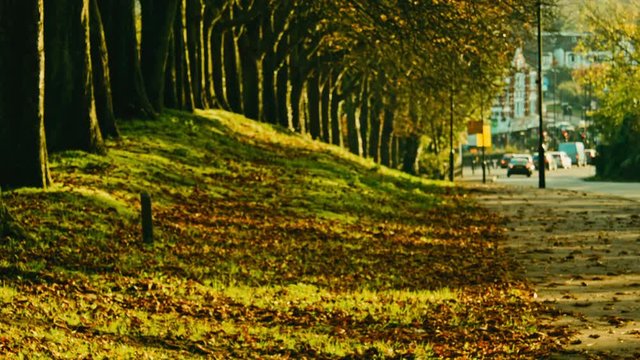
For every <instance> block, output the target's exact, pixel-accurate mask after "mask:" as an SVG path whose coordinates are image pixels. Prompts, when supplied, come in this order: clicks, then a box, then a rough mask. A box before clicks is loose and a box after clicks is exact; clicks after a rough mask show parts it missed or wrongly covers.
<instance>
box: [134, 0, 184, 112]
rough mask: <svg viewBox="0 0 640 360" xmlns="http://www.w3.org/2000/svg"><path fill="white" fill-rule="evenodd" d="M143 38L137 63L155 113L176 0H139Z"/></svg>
mask: <svg viewBox="0 0 640 360" xmlns="http://www.w3.org/2000/svg"><path fill="white" fill-rule="evenodd" d="M140 4H141V8H142V40H141V43H140V64H141V68H142V77H143V79H144V82H145V89H146V92H147V96H148V97H149V101H150V102H151V105H153V108H154V109H155V111H157V112H161V111H162V109H163V107H164V86H165V70H166V65H167V55H168V53H169V42H170V40H171V38H170V34H171V28H172V26H173V22H174V19H175V16H176V11H177V9H178V0H167V1H163V2H158V1H153V0H141V2H140Z"/></svg>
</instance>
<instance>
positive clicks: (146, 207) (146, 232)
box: [140, 193, 153, 244]
mask: <svg viewBox="0 0 640 360" xmlns="http://www.w3.org/2000/svg"><path fill="white" fill-rule="evenodd" d="M140 204H141V206H142V241H143V242H144V243H145V244H153V217H152V215H151V196H149V194H148V193H141V194H140Z"/></svg>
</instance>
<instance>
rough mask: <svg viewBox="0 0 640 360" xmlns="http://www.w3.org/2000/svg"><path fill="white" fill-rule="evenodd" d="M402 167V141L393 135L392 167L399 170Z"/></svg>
mask: <svg viewBox="0 0 640 360" xmlns="http://www.w3.org/2000/svg"><path fill="white" fill-rule="evenodd" d="M399 165H400V139H399V138H398V137H397V136H395V135H393V136H392V140H391V167H392V168H394V169H397V168H398V166H399Z"/></svg>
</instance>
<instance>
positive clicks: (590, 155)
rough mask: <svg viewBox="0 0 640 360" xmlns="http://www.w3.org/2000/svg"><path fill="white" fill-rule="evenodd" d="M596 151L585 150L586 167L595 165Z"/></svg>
mask: <svg viewBox="0 0 640 360" xmlns="http://www.w3.org/2000/svg"><path fill="white" fill-rule="evenodd" d="M596 156H597V155H596V150H595V149H585V150H584V157H585V158H587V165H595V163H596Z"/></svg>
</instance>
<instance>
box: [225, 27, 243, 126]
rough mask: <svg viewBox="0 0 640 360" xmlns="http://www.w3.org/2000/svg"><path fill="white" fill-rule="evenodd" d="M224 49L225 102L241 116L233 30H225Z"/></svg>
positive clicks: (240, 97) (240, 98)
mask: <svg viewBox="0 0 640 360" xmlns="http://www.w3.org/2000/svg"><path fill="white" fill-rule="evenodd" d="M223 47H224V78H225V84H226V85H227V101H228V102H229V107H230V108H231V110H232V111H233V112H236V113H238V114H242V93H241V92H240V79H239V76H240V74H238V63H237V55H236V39H235V36H234V35H233V29H227V30H226V31H225V32H224V38H223Z"/></svg>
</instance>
